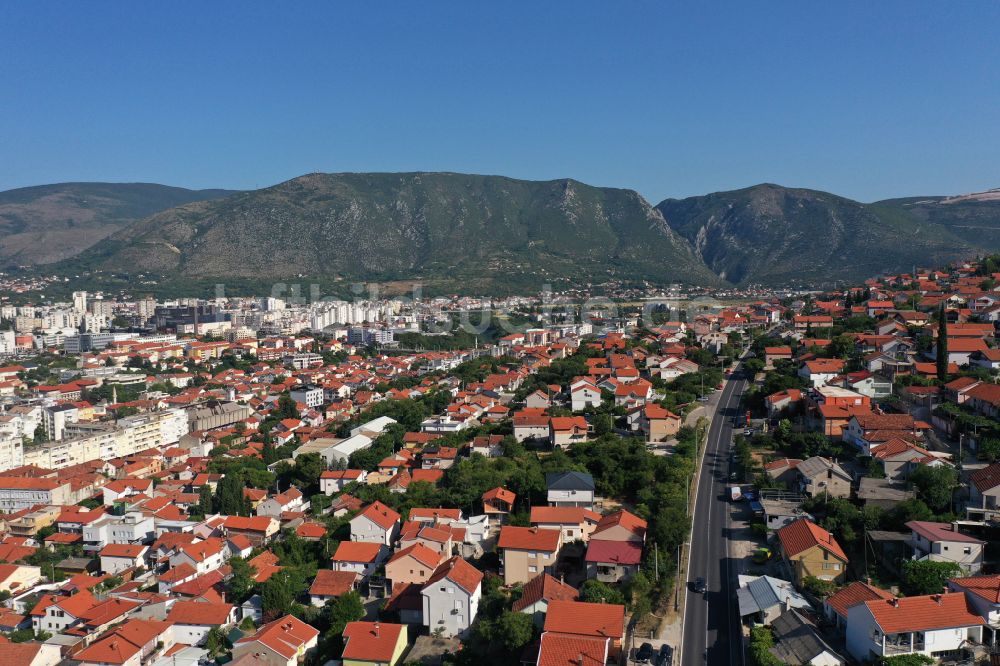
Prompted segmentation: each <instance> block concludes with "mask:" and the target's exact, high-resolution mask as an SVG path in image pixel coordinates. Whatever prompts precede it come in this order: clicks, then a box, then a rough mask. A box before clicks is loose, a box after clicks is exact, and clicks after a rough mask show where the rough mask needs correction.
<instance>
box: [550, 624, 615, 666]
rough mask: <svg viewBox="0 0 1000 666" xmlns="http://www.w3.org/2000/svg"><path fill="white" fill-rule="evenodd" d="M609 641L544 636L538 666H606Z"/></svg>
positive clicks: (583, 637)
mask: <svg viewBox="0 0 1000 666" xmlns="http://www.w3.org/2000/svg"><path fill="white" fill-rule="evenodd" d="M608 646H609V640H608V639H607V638H595V637H588V636H572V635H568V634H559V633H549V632H546V633H544V634H542V640H541V644H540V645H539V648H538V661H537V662H536V663H537V665H538V666H604V664H605V663H606V662H607V656H608Z"/></svg>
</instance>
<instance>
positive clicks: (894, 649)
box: [846, 592, 984, 661]
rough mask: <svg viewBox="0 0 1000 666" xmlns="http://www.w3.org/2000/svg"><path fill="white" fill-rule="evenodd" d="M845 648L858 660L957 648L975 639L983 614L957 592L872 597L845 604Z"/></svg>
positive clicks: (978, 637) (940, 652)
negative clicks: (883, 597)
mask: <svg viewBox="0 0 1000 666" xmlns="http://www.w3.org/2000/svg"><path fill="white" fill-rule="evenodd" d="M846 624H847V651H848V652H849V653H850V654H851V656H852V657H854V658H855V659H857V660H858V661H869V660H871V661H875V660H878V659H881V658H883V657H896V656H901V655H906V654H922V655H926V656H928V657H935V656H938V655H941V656H945V655H955V654H961V650H962V649H963V648H964V647H966V646H967V645H968V644H969V643H970V642H976V643H978V642H980V641H981V640H982V636H983V624H984V621H983V617H982V616H981V615H979V613H978V612H977V610H976V608H975V606H974V605H973V604H972V602H971V601H970V600H969V599H968V596H967V595H966V594H964V593H962V592H950V593H943V594H928V595H919V596H913V597H903V598H896V597H892V598H890V599H874V600H869V601H863V602H861V603H857V604H854V605H853V606H851V607H849V608H848V609H847V623H846Z"/></svg>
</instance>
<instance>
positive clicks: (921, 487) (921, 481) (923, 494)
mask: <svg viewBox="0 0 1000 666" xmlns="http://www.w3.org/2000/svg"><path fill="white" fill-rule="evenodd" d="M910 482H911V483H912V484H913V487H914V488H915V489H916V491H917V497H919V498H920V499H922V500H923V501H924V503H925V504H927V506H928V507H930V509H931V510H932V511H934V512H936V513H942V512H945V511H948V510H949V509H950V508H951V500H952V495H953V493H954V492H955V487H956V486H957V485H958V472H956V471H955V469H954V468H952V467H946V466H944V465H940V466H937V467H931V466H929V465H920V466H919V467H917V469H915V470H913V473H912V474H910Z"/></svg>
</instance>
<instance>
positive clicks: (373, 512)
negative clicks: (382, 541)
mask: <svg viewBox="0 0 1000 666" xmlns="http://www.w3.org/2000/svg"><path fill="white" fill-rule="evenodd" d="M360 516H364V517H365V518H367V519H368V520H370V521H372V522H373V523H375V524H376V525H378V526H379V527H381V528H382V529H384V530H388V529H390V528H391V527H392V526H393V525H394V524H395V523H396V522H397V521H398V520H399V514H398V513H396V512H395V511H393V510H392V509H390V508H389V507H387V506H386V505H385V504H382V502H379V501H377V500H376V501H375V502H372V503H371V504H369V505H368V506H366V507H365V508H364V509H363V510H362V511H361V513H359V514H358V515H357V516H355V518H357V517H360Z"/></svg>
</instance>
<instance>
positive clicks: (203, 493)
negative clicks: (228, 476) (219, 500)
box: [198, 483, 212, 516]
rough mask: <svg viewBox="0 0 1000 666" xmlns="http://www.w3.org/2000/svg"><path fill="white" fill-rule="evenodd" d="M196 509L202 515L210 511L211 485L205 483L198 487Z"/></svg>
mask: <svg viewBox="0 0 1000 666" xmlns="http://www.w3.org/2000/svg"><path fill="white" fill-rule="evenodd" d="M198 510H199V511H200V512H201V515H203V516H207V515H208V514H210V513H212V486H210V485H208V484H207V483H206V484H205V485H203V486H202V487H201V488H199V489H198Z"/></svg>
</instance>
